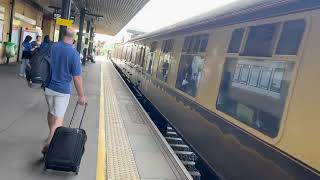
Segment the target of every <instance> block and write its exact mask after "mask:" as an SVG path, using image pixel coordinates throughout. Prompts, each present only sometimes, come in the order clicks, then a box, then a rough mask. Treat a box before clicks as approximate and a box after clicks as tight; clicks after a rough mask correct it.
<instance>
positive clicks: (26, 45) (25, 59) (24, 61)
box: [19, 35, 33, 77]
mask: <svg viewBox="0 0 320 180" xmlns="http://www.w3.org/2000/svg"><path fill="white" fill-rule="evenodd" d="M31 40H32V37H31V36H29V35H28V36H26V37H25V39H24V41H23V43H22V57H21V64H20V73H19V75H20V76H21V77H25V76H26V66H27V65H28V64H29V60H30V58H31V54H32V49H33V48H32V46H31V43H30V41H31Z"/></svg>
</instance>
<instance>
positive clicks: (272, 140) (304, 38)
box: [214, 13, 312, 144]
mask: <svg viewBox="0 0 320 180" xmlns="http://www.w3.org/2000/svg"><path fill="white" fill-rule="evenodd" d="M293 20H304V21H305V29H304V34H303V35H302V38H301V42H300V45H299V48H298V50H297V54H296V55H277V54H275V51H276V48H277V46H278V43H279V39H280V36H281V32H282V31H283V24H284V23H285V22H286V21H293ZM311 21H312V19H311V16H310V15H308V14H305V13H296V14H292V15H284V16H278V17H271V18H268V19H262V20H257V21H253V22H244V23H241V24H238V25H230V26H228V27H226V30H230V31H231V32H232V30H234V29H237V28H245V33H244V35H243V39H242V43H241V46H240V51H239V53H228V52H227V48H228V45H229V44H227V47H226V51H225V56H224V57H225V58H224V61H225V60H226V59H227V58H246V59H256V60H257V59H262V60H272V59H274V60H279V61H289V62H294V63H295V65H294V67H293V70H292V74H291V77H290V78H291V83H290V86H289V88H288V92H287V93H288V97H287V99H286V102H285V104H284V111H283V115H282V117H281V119H280V126H279V132H278V135H277V136H276V137H273V138H272V137H269V136H267V135H265V134H263V133H262V132H260V131H258V130H256V129H254V128H252V127H250V126H248V125H246V124H243V123H241V122H239V121H238V120H237V119H235V118H233V117H232V116H230V115H228V114H226V113H224V112H222V111H220V110H218V108H217V104H216V103H217V100H218V96H219V89H218V90H217V94H216V98H215V100H216V102H215V105H214V108H215V110H216V111H217V113H218V115H220V116H222V117H224V118H225V119H226V120H227V121H229V122H230V123H232V124H234V125H236V126H238V127H239V128H241V129H244V130H246V131H248V132H250V134H255V135H256V136H258V137H259V138H261V139H263V140H265V141H267V142H269V143H271V144H276V143H278V142H279V141H280V139H281V137H282V135H283V128H284V124H285V122H286V120H287V116H288V106H289V104H290V102H291V99H292V91H293V87H294V85H295V79H296V76H297V72H298V69H299V66H300V62H301V61H302V55H303V51H304V48H305V44H306V42H307V37H308V36H309V31H310V27H311ZM277 22H280V24H281V27H280V29H279V32H278V34H277V40H276V43H275V45H274V52H273V54H272V56H271V57H254V56H243V55H241V54H242V52H243V50H244V46H245V44H246V41H247V39H248V37H247V36H248V31H249V30H248V27H249V26H255V25H262V24H268V23H277ZM230 34H232V33H230ZM230 38H231V35H230ZM229 43H230V42H229ZM221 76H222V73H220V75H219V86H218V88H219V87H220V84H221V82H222V81H221Z"/></svg>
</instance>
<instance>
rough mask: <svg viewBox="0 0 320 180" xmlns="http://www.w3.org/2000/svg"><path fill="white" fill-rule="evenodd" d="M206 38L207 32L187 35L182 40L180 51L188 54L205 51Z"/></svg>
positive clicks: (207, 37)
mask: <svg viewBox="0 0 320 180" xmlns="http://www.w3.org/2000/svg"><path fill="white" fill-rule="evenodd" d="M208 40H209V34H201V35H196V36H187V37H186V38H185V40H184V44H183V48H182V52H184V53H189V54H197V53H199V52H206V50H207V45H208Z"/></svg>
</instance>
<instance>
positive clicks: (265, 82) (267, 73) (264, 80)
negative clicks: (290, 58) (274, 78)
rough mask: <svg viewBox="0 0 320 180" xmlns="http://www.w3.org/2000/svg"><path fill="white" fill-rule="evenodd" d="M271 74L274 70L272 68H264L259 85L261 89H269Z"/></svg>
mask: <svg viewBox="0 0 320 180" xmlns="http://www.w3.org/2000/svg"><path fill="white" fill-rule="evenodd" d="M271 73H272V69H271V68H263V69H262V72H261V80H260V83H259V87H260V88H262V89H268V88H269V83H270V79H271Z"/></svg>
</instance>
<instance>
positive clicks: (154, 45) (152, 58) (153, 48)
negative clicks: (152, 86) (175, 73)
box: [146, 41, 158, 75]
mask: <svg viewBox="0 0 320 180" xmlns="http://www.w3.org/2000/svg"><path fill="white" fill-rule="evenodd" d="M157 44H158V42H157V41H153V42H152V43H151V46H150V52H149V53H148V55H147V62H146V63H147V64H146V65H147V66H146V70H147V73H148V74H151V75H152V70H153V65H154V61H155V56H156V52H155V51H156V49H157Z"/></svg>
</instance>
